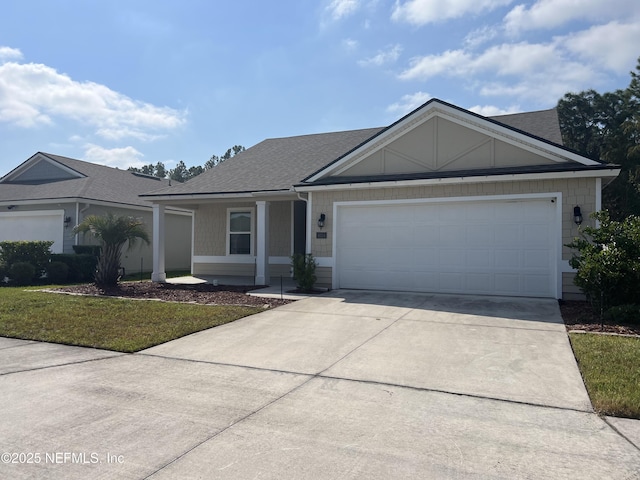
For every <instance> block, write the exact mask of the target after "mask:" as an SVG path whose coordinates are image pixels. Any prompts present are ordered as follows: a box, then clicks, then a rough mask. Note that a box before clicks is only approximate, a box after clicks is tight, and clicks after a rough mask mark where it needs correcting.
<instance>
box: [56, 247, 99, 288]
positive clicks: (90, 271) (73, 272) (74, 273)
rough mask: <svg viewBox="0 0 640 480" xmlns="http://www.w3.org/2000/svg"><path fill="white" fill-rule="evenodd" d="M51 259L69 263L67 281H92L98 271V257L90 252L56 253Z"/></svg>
mask: <svg viewBox="0 0 640 480" xmlns="http://www.w3.org/2000/svg"><path fill="white" fill-rule="evenodd" d="M51 261H52V262H62V263H64V264H66V265H67V267H68V268H69V270H68V274H67V281H69V282H91V281H93V276H94V274H95V272H96V265H97V263H98V257H96V256H94V255H90V254H74V253H71V254H69V253H56V254H53V255H51Z"/></svg>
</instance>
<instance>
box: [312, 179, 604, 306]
mask: <svg viewBox="0 0 640 480" xmlns="http://www.w3.org/2000/svg"><path fill="white" fill-rule="evenodd" d="M552 192H560V193H562V244H563V247H562V259H563V260H568V259H570V258H571V251H570V249H569V248H567V247H566V246H564V245H565V244H566V243H568V242H570V241H571V240H572V239H573V238H574V237H575V236H577V235H578V227H577V226H576V224H575V223H574V222H573V207H574V206H575V205H580V207H581V209H582V213H583V216H584V219H585V220H584V222H583V224H582V225H583V226H586V225H593V220H591V219H590V218H589V214H590V213H592V212H594V211H595V208H596V179H593V178H576V179H562V180H530V181H519V182H489V183H463V184H457V185H434V186H416V187H396V188H377V189H376V188H374V189H345V190H331V191H324V192H313V194H312V213H311V218H318V216H319V215H320V214H321V213H324V214H325V215H326V216H327V221H326V223H325V228H324V229H323V231H326V232H327V238H326V239H318V238H316V235H315V229H314V233H312V235H311V252H312V253H313V255H314V256H315V257H332V256H333V245H332V238H333V229H334V221H333V220H334V219H333V218H332V216H333V204H334V202H353V201H371V200H390V201H391V200H407V199H421V198H450V197H482V196H489V195H517V194H534V193H552ZM572 277H573V274H569V273H565V274H563V291H564V292H565V293H567V294H570V295H572V294H578V293H579V290H578V289H577V288H576V287H575V285H573V282H572V281H571V279H572ZM318 283H319V285H321V286H326V287H330V286H331V268H329V267H325V268H323V269H322V271H321V272H320V273H319V274H318Z"/></svg>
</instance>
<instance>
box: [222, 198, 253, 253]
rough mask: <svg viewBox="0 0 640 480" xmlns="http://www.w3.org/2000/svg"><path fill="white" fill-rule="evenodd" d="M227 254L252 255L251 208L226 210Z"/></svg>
mask: <svg viewBox="0 0 640 480" xmlns="http://www.w3.org/2000/svg"><path fill="white" fill-rule="evenodd" d="M227 255H253V209H251V208H229V209H228V210H227Z"/></svg>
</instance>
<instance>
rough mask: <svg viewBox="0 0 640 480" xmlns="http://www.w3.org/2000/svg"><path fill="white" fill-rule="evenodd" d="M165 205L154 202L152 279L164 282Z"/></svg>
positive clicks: (165, 277)
mask: <svg viewBox="0 0 640 480" xmlns="http://www.w3.org/2000/svg"><path fill="white" fill-rule="evenodd" d="M164 240H165V239H164V205H159V204H156V203H154V204H153V273H152V274H151V281H153V282H164V281H165V280H166V279H167V274H166V273H165V271H164Z"/></svg>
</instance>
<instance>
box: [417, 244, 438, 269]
mask: <svg viewBox="0 0 640 480" xmlns="http://www.w3.org/2000/svg"><path fill="white" fill-rule="evenodd" d="M413 252H414V255H413V259H414V265H415V267H416V269H419V268H420V269H429V268H432V267H435V265H436V263H437V261H438V258H437V256H436V253H437V251H436V250H435V249H433V248H421V249H414V251H413ZM421 267H422V268H421Z"/></svg>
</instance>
